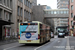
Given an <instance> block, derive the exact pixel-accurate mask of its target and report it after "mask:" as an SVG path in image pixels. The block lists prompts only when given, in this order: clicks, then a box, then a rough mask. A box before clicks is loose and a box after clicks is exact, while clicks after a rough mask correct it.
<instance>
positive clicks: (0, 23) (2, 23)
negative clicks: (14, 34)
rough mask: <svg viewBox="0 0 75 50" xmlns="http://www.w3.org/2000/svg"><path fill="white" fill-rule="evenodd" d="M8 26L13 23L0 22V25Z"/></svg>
mask: <svg viewBox="0 0 75 50" xmlns="http://www.w3.org/2000/svg"><path fill="white" fill-rule="evenodd" d="M10 24H14V23H13V22H9V21H4V20H0V25H10Z"/></svg>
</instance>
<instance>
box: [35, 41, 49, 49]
mask: <svg viewBox="0 0 75 50" xmlns="http://www.w3.org/2000/svg"><path fill="white" fill-rule="evenodd" d="M49 43H50V42H48V43H46V44H44V45H47V44H49ZM44 45H42V46H39V47H37V48H35V49H34V50H37V49H39V48H41V47H43V46H44Z"/></svg>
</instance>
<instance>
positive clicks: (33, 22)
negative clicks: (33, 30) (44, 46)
mask: <svg viewBox="0 0 75 50" xmlns="http://www.w3.org/2000/svg"><path fill="white" fill-rule="evenodd" d="M28 22H33V23H40V24H44V23H42V22H40V21H25V22H23V23H28ZM45 25H47V24H45ZM47 26H49V25H47Z"/></svg>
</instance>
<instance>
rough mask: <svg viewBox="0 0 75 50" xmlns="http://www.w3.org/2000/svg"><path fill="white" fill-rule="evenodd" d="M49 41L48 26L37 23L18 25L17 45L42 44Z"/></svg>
mask: <svg viewBox="0 0 75 50" xmlns="http://www.w3.org/2000/svg"><path fill="white" fill-rule="evenodd" d="M47 41H50V26H49V25H46V24H43V23H42V22H39V21H26V22H24V23H19V43H22V44H42V43H45V42H47Z"/></svg>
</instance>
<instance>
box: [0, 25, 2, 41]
mask: <svg viewBox="0 0 75 50" xmlns="http://www.w3.org/2000/svg"><path fill="white" fill-rule="evenodd" d="M0 40H2V26H1V25H0Z"/></svg>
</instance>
